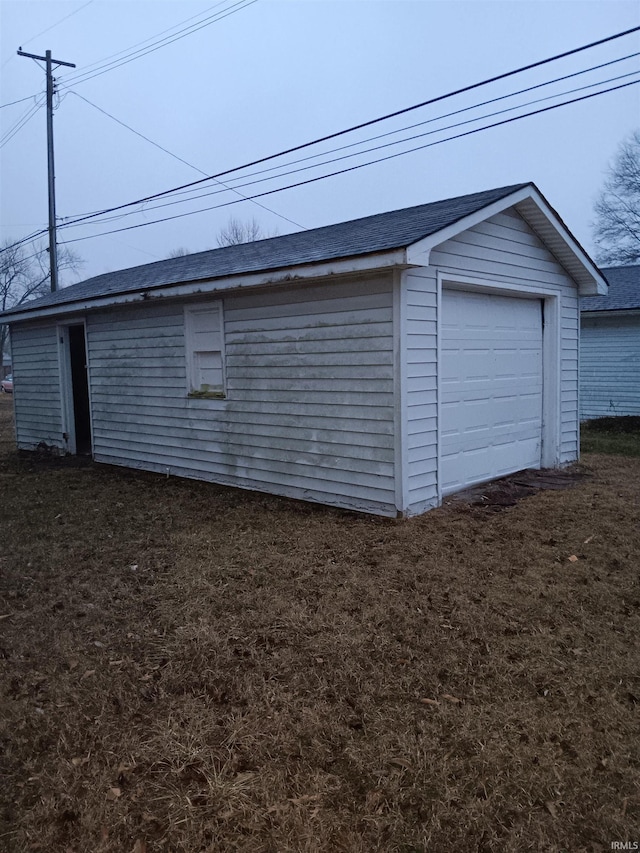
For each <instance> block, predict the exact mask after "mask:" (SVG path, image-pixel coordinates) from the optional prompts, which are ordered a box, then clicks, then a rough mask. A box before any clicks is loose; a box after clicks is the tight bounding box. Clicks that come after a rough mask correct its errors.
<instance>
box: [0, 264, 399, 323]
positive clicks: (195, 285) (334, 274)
mask: <svg viewBox="0 0 640 853" xmlns="http://www.w3.org/2000/svg"><path fill="white" fill-rule="evenodd" d="M405 266H406V252H405V249H393V250H392V251H390V252H383V253H378V254H375V255H365V256H363V257H353V258H344V259H338V260H335V261H326V262H323V263H319V264H305V265H303V266H299V267H287V268H283V269H278V270H270V271H269V272H262V273H249V274H245V275H233V276H226V277H224V278H217V279H202V280H198V281H192V282H185V283H184V284H169V285H164V286H160V287H147V288H143V289H141V290H136V291H130V292H128V293H117V294H113V295H108V294H107V295H105V296H98V297H95V298H91V299H80V300H78V301H75V302H64V303H62V304H60V305H45V306H43V307H42V308H36V309H33V310H31V311H29V310H28V308H26V307H25V310H24V311H20V312H17V313H15V314H9V315H5V316H4V317H3V315H1V314H0V323H6V324H7V325H11V324H13V323H22V322H25V321H32V320H42V319H47V318H49V317H61V316H64V315H68V314H78V313H85V312H87V311H95V310H97V309H99V308H111V307H116V306H119V305H144V304H150V303H152V302H155V301H157V300H161V299H176V298H179V297H188V296H205V295H206V296H209V295H212V296H213V295H219V294H222V293H225V292H227V291H236V290H246V289H249V288H261V287H277V286H280V287H282V286H286V285H289V284H297V283H301V282H307V281H313V280H316V279H322V280H326V279H328V278H329V279H331V278H338V277H340V276H344V275H353V274H358V273H367V272H382V271H385V270H388V269H389V268H392V267H400V268H403V267H405Z"/></svg>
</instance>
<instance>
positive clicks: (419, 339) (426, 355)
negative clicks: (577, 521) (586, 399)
mask: <svg viewBox="0 0 640 853" xmlns="http://www.w3.org/2000/svg"><path fill="white" fill-rule="evenodd" d="M605 292H606V282H605V280H604V279H603V278H602V276H601V275H600V272H599V271H598V269H597V268H596V267H595V266H594V264H593V262H592V261H591V260H590V259H589V257H588V256H587V255H586V254H585V252H584V251H583V249H582V248H581V247H580V245H579V244H578V243H577V242H576V241H575V239H574V238H573V237H572V236H571V234H570V233H569V231H568V230H567V228H566V226H565V225H564V224H563V222H562V220H561V219H560V218H559V217H558V215H557V213H555V211H554V210H553V209H552V208H551V207H550V206H549V204H548V203H547V202H546V200H545V199H544V198H543V197H542V195H541V194H540V193H539V191H538V190H537V189H536V188H535V186H533V184H520V185H517V186H511V187H503V188H500V189H495V190H490V191H487V192H481V193H475V194H473V195H468V196H462V197H460V198H454V199H448V200H445V201H440V202H435V203H433V204H427V205H421V206H419V207H413V208H408V209H405V210H397V211H392V212H390V213H383V214H379V215H377V216H369V217H366V218H364V219H358V220H354V221H352V222H345V223H341V224H338V225H331V226H328V227H325V228H317V229H314V230H313V231H303V232H300V233H297V234H290V235H285V236H282V237H274V238H272V239H269V240H260V241H257V242H255V243H248V244H244V245H237V246H231V247H226V248H222V249H215V250H212V251H209V252H201V253H199V254H195V255H188V256H185V257H180V258H173V259H170V260H166V261H160V262H158V263H154V264H147V265H145V266H141V267H135V268H133V269H126V270H121V271H119V272H114V273H107V274H105V275H101V276H97V277H96V278H93V279H89V280H88V281H85V282H81V283H79V284H76V285H73V286H71V287H68V288H66V289H64V290H61V291H58V292H57V293H54V294H50V295H48V296H45V297H43V298H41V299H39V300H37V301H34V302H32V303H29V304H28V305H23V306H21V307H20V308H19V309H14V310H12V311H8V312H5V314H4V315H2V319H3V320H4V322H7V323H9V324H10V328H11V341H12V354H13V374H14V380H15V412H16V431H17V442H18V446H19V447H21V448H26V449H28V448H36V447H38V446H39V445H41V443H43V442H44V443H46V444H48V445H50V446H51V447H53V448H56V449H58V450H59V451H61V452H68V453H79V452H91V453H92V454H93V456H94V458H95V459H96V460H97V461H98V462H107V463H112V464H117V465H125V466H129V467H133V468H143V469H147V470H151V471H158V472H162V473H167V474H169V473H170V474H175V475H181V476H185V477H193V478H197V479H205V480H212V481H215V482H217V483H224V484H228V485H231V486H240V487H242V488H248V489H256V490H261V491H265V492H271V493H274V494H279V495H285V496H289V497H293V498H302V499H305V500H311V501H317V502H320V503H326V504H331V505H333V506H340V507H345V508H349V509H354V510H362V511H367V512H373V513H378V514H381V515H388V516H396V515H411V514H415V513H420V512H424V511H425V510H427V509H429V508H431V507H434V506H436V505H438V504H439V503H440V501H441V500H442V497H443V495H446V494H449V493H451V492H454V491H456V490H459V489H462V488H464V487H465V486H468V485H471V484H473V483H478V482H483V481H486V480H489V479H492V478H495V477H499V476H502V475H504V474H508V473H510V472H513V471H518V470H521V469H524V468H539V467H541V466H543V467H554V466H560V465H563V464H565V463H569V462H572V461H573V460H574V459H576V458H577V456H578V452H579V451H578V427H579V423H578V326H579V316H578V310H579V309H578V298H579V295H587V294H590V293H594V294H595V293H602V294H603V293H605Z"/></svg>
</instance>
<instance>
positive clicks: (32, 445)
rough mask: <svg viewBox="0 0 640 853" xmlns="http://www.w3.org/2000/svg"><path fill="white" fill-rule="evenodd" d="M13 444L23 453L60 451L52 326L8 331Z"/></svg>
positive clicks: (56, 372) (56, 377)
mask: <svg viewBox="0 0 640 853" xmlns="http://www.w3.org/2000/svg"><path fill="white" fill-rule="evenodd" d="M11 356H12V369H13V379H14V401H15V415H16V441H17V445H18V447H19V448H20V449H22V450H34V449H36V448H37V447H39V446H42V445H46V446H47V447H55V448H58V449H63V448H64V446H65V443H64V438H63V436H62V431H63V430H62V408H61V403H60V368H59V362H58V343H57V335H56V327H55V325H51V324H46V323H34V324H31V323H29V324H24V325H19V326H13V328H12V329H11Z"/></svg>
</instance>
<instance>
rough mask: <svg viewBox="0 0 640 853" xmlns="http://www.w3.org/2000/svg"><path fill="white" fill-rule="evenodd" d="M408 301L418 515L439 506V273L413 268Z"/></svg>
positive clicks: (410, 457) (410, 494)
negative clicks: (437, 275)
mask: <svg viewBox="0 0 640 853" xmlns="http://www.w3.org/2000/svg"><path fill="white" fill-rule="evenodd" d="M404 286H405V295H404V298H405V302H406V317H407V319H406V347H405V358H406V380H405V388H406V404H405V405H406V411H407V419H406V422H407V427H406V429H407V437H406V447H407V449H406V460H407V470H406V488H407V501H408V506H409V507H410V511H411V512H412V513H416V514H417V513H420V512H423V511H425V510H427V509H429V508H430V507H433V506H436V505H437V503H438V459H437V456H438V433H437V428H438V391H437V372H438V371H437V364H438V334H437V331H438V330H437V318H438V312H437V299H438V295H437V290H438V288H437V277H436V272H435V270H434V269H429V268H425V269H413V270H407V272H406V273H405V275H404Z"/></svg>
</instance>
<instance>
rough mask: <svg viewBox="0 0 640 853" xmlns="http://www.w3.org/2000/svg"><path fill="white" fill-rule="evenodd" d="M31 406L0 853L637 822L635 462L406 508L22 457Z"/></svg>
mask: <svg viewBox="0 0 640 853" xmlns="http://www.w3.org/2000/svg"><path fill="white" fill-rule="evenodd" d="M11 410H12V408H11V399H10V398H4V399H0V500H1V503H0V507H1V509H0V751H1V758H0V761H1V762H2V767H1V770H2V777H3V778H2V784H1V786H0V824H1V826H0V849H2V850H3V851H11V853H13V851H19V853H23V852H25V851H48V852H49V853H109V851H113V853H134V851H135V853H159V851H167V853H168V851H171V853H187V852H188V853H194V851H195V853H199V851H212V853H213V851H223V853H226V851H251V853H253V852H254V851H255V853H257V851H260V852H261V853H263V852H264V853H285V851H292V853H316V851H331V853H341V851H343V853H370V852H371V851H394V852H395V851H397V853H400V851H402V853H410V851H414V853H418V851H420V852H421V853H426V851H444V853H448V851H454V850H456V851H457V850H459V851H465V853H473V851H496V852H497V853H498V851H499V853H510V851H513V853H515V851H518V853H520V851H549V852H550V853H551V852H552V851H556V853H560V851H572V853H573V851H608V850H610V849H611V842H612V841H620V842H622V841H640V763H639V759H640V724H639V713H638V712H639V705H638V702H639V701H640V654H639V648H640V630H639V629H640V586H639V581H640V565H639V564H640V560H639V555H640V458H638V457H636V458H630V457H625V456H605V455H589V456H586V457H585V458H584V460H583V469H584V471H585V472H586V474H587V476H586V477H584V478H583V479H582V480H580V481H579V482H578V483H577V484H576V485H575V486H574V487H573V488H570V489H567V490H564V491H539V492H538V493H536V494H535V495H534V496H532V497H527V498H524V499H522V500H520V501H519V502H518V503H516V504H515V505H514V506H511V507H507V508H503V509H500V510H497V509H496V508H495V507H493V508H492V507H483V506H476V505H472V504H469V503H463V502H454V503H451V504H450V505H449V506H446V507H444V508H442V509H439V510H436V511H433V512H430V513H428V514H426V515H424V516H422V517H421V518H417V519H413V520H410V521H408V522H395V521H389V520H380V519H375V518H371V517H367V516H358V515H355V514H350V513H347V512H341V511H337V510H331V509H325V508H322V507H317V506H312V505H307V504H303V503H296V502H292V501H287V500H280V499H278V498H272V497H268V496H263V495H258V494H252V493H245V492H241V491H236V490H232V489H225V488H218V487H216V486H212V485H209V484H206V483H198V482H195V483H194V482H189V481H184V480H178V479H173V478H172V479H167V478H164V477H161V476H155V475H149V474H145V473H139V472H133V471H128V470H125V469H117V468H111V467H107V466H100V465H95V464H92V463H89V464H84V465H79V464H77V463H74V462H73V460H72V461H71V462H70V461H68V460H67V461H64V460H58V461H56V460H47V459H46V458H38V457H34V456H32V455H18V454H17V453H16V452H15V451H14V449H13V436H12V432H11ZM574 558H577V559H574Z"/></svg>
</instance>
